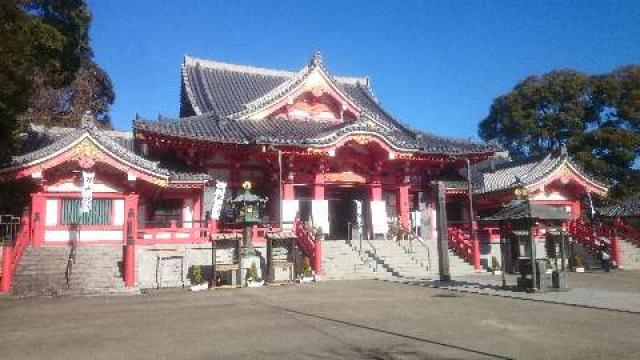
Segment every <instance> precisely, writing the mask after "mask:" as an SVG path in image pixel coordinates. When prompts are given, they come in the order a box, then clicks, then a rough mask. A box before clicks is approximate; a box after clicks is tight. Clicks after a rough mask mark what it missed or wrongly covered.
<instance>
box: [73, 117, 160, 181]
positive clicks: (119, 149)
mask: <svg viewBox="0 0 640 360" xmlns="http://www.w3.org/2000/svg"><path fill="white" fill-rule="evenodd" d="M85 130H86V131H87V132H88V133H89V134H90V135H91V136H92V137H93V138H94V139H95V140H96V141H98V142H99V143H100V145H103V146H105V147H106V148H107V151H109V152H112V153H114V155H122V156H128V157H130V158H131V159H133V160H135V161H136V162H138V163H139V164H140V165H142V166H143V167H147V169H148V170H152V171H156V172H158V173H159V174H162V175H167V176H168V175H169V171H168V170H167V169H164V168H161V167H160V166H159V165H160V162H159V161H152V160H149V159H147V158H144V157H142V156H140V155H138V154H136V153H134V152H133V151H131V150H129V149H127V148H125V147H124V146H122V145H120V144H119V143H118V142H116V141H115V140H113V138H111V137H110V136H109V135H108V134H106V133H105V132H104V131H103V130H100V129H98V128H96V127H94V126H90V127H88V128H85Z"/></svg>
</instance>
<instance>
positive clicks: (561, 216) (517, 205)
mask: <svg viewBox="0 0 640 360" xmlns="http://www.w3.org/2000/svg"><path fill="white" fill-rule="evenodd" d="M523 219H538V220H556V221H565V220H569V214H568V213H567V212H566V211H564V209H561V208H558V207H554V206H550V205H542V204H536V203H529V204H527V203H526V202H524V201H521V200H514V201H512V202H510V203H509V204H508V205H507V206H505V207H504V208H503V209H502V210H500V211H498V213H496V214H494V215H492V216H489V217H486V218H483V219H481V220H482V221H510V220H523Z"/></svg>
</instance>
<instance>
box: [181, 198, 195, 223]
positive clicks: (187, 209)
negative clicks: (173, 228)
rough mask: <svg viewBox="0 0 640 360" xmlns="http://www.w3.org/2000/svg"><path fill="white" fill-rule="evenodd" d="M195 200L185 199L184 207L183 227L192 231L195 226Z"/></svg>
mask: <svg viewBox="0 0 640 360" xmlns="http://www.w3.org/2000/svg"><path fill="white" fill-rule="evenodd" d="M192 221H193V200H192V199H185V200H184V202H183V205H182V227H184V228H187V229H190V228H191V227H192V226H193V223H192Z"/></svg>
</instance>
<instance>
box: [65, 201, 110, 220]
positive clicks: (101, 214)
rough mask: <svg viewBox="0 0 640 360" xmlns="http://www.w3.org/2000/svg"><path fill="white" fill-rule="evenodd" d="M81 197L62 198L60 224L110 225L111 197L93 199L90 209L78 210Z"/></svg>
mask: <svg viewBox="0 0 640 360" xmlns="http://www.w3.org/2000/svg"><path fill="white" fill-rule="evenodd" d="M81 201H82V200H81V199H62V212H61V216H60V223H61V224H62V225H74V224H78V225H110V224H111V214H112V213H113V212H112V208H113V201H112V200H111V199H93V201H92V202H91V211H89V212H87V213H81V212H80V202H81Z"/></svg>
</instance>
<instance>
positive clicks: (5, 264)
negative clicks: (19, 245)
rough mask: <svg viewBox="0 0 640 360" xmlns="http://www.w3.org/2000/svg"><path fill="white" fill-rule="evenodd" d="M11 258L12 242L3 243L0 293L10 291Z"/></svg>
mask: <svg viewBox="0 0 640 360" xmlns="http://www.w3.org/2000/svg"><path fill="white" fill-rule="evenodd" d="M12 258H13V242H11V241H5V243H4V247H3V248H2V277H0V293H6V292H9V291H10V290H11V278H12V275H13V274H11V259H12Z"/></svg>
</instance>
